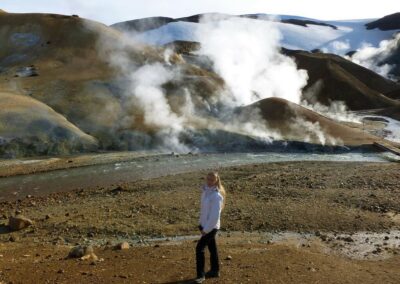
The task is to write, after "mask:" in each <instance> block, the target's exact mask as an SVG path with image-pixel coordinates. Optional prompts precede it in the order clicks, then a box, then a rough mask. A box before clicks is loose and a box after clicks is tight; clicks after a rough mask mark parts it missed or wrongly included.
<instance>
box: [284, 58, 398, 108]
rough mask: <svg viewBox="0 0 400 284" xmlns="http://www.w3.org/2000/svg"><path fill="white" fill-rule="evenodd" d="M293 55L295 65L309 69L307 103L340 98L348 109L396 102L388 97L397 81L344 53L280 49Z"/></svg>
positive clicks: (379, 106)
mask: <svg viewBox="0 0 400 284" xmlns="http://www.w3.org/2000/svg"><path fill="white" fill-rule="evenodd" d="M283 52H284V53H285V54H287V55H289V56H292V57H294V58H295V60H296V63H297V65H298V68H300V69H305V70H307V72H308V76H309V79H308V84H307V86H306V87H305V88H304V95H303V98H304V99H306V100H308V101H309V102H310V103H315V102H319V103H322V104H325V105H329V104H330V103H331V102H332V101H343V102H344V103H345V104H346V106H347V107H348V108H349V109H350V110H366V109H376V108H385V107H392V106H396V105H399V102H398V101H396V100H393V99H391V98H390V95H385V94H390V93H391V92H394V91H398V90H400V85H399V84H397V83H394V82H393V81H390V80H388V79H386V78H384V77H382V76H380V75H378V74H376V73H374V72H373V71H371V70H369V69H367V68H364V67H362V66H359V65H357V64H355V63H353V62H351V61H349V60H346V59H344V58H343V57H340V56H337V55H334V54H326V53H310V52H306V51H291V50H283Z"/></svg>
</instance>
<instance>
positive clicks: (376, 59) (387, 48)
mask: <svg viewBox="0 0 400 284" xmlns="http://www.w3.org/2000/svg"><path fill="white" fill-rule="evenodd" d="M399 48H400V33H398V34H397V35H396V36H395V37H394V38H393V39H390V40H383V41H381V42H380V43H379V46H378V47H373V46H371V45H370V44H367V43H365V44H364V45H363V47H362V48H361V49H359V50H357V52H356V53H354V54H353V55H352V56H351V58H350V60H352V61H353V62H354V63H357V64H359V65H361V66H364V67H365V68H368V69H370V70H372V71H374V72H376V73H378V74H380V75H381V76H384V77H387V78H389V79H390V76H389V72H390V71H391V70H392V68H393V66H392V65H389V64H382V62H384V60H385V59H387V58H388V57H389V56H390V55H391V54H392V53H393V52H394V51H395V50H396V49H399Z"/></svg>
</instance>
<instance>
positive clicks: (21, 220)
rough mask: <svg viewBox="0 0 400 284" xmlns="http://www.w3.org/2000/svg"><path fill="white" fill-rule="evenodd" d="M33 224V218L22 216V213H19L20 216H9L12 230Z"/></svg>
mask: <svg viewBox="0 0 400 284" xmlns="http://www.w3.org/2000/svg"><path fill="white" fill-rule="evenodd" d="M31 225H33V222H32V220H30V219H28V218H26V217H24V216H22V215H18V216H14V217H13V216H11V217H10V218H8V226H9V227H10V229H11V230H12V231H19V230H22V229H24V228H26V227H29V226H31Z"/></svg>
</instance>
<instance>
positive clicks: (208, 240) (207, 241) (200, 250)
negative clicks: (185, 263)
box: [196, 229, 219, 277]
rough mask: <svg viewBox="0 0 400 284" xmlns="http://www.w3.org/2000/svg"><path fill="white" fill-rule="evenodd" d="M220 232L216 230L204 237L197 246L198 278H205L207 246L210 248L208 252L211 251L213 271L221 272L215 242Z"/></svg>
mask: <svg viewBox="0 0 400 284" xmlns="http://www.w3.org/2000/svg"><path fill="white" fill-rule="evenodd" d="M217 232H218V230H217V229H214V230H212V231H211V232H209V233H208V234H206V235H204V236H202V237H201V238H200V240H199V241H198V242H197V246H196V269H197V277H203V276H204V275H205V273H204V264H205V257H204V251H205V248H206V246H208V250H209V251H210V263H211V271H213V272H219V260H218V250H217V243H216V241H215V237H216V235H217Z"/></svg>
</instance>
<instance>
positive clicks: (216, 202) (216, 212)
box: [203, 194, 223, 234]
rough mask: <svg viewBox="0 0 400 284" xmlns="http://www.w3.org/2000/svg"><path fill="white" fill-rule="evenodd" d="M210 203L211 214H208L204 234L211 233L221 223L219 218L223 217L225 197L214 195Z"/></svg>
mask: <svg viewBox="0 0 400 284" xmlns="http://www.w3.org/2000/svg"><path fill="white" fill-rule="evenodd" d="M210 202H211V206H210V212H209V214H208V219H207V222H206V224H205V225H204V228H203V232H204V233H206V234H208V233H209V232H211V231H212V230H213V229H214V228H215V226H216V225H217V223H218V221H219V218H220V216H221V209H222V202H223V197H222V196H221V195H220V194H214V195H213V197H212V199H211V200H210Z"/></svg>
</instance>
